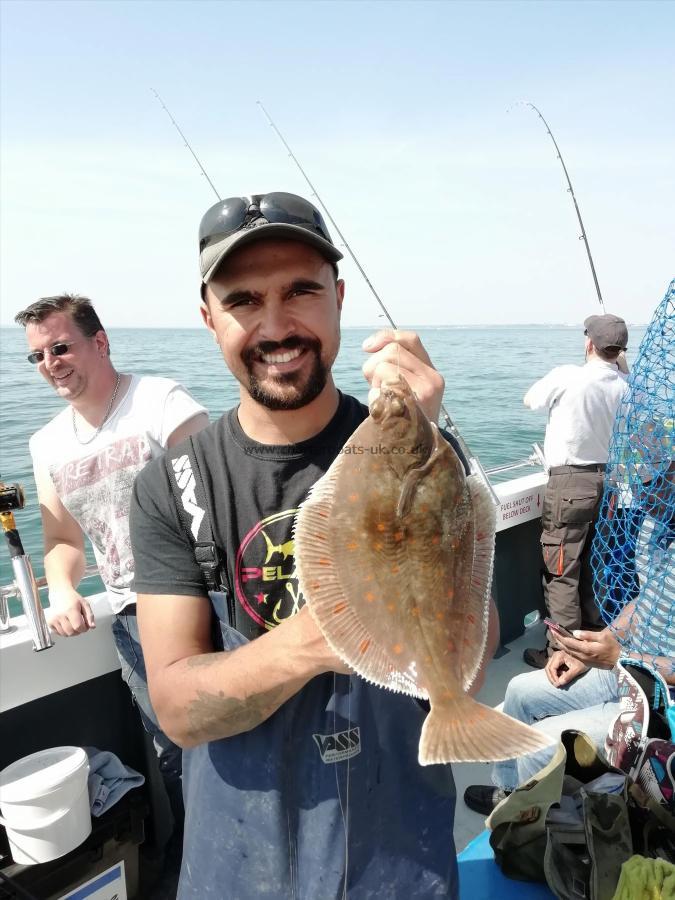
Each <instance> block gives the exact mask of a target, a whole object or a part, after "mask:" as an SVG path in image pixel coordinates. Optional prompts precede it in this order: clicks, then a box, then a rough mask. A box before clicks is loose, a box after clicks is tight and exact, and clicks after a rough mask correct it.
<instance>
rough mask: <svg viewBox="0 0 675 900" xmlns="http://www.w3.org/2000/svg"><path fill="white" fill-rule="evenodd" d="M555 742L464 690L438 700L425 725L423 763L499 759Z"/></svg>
mask: <svg viewBox="0 0 675 900" xmlns="http://www.w3.org/2000/svg"><path fill="white" fill-rule="evenodd" d="M550 746H552V744H551V740H550V738H548V737H546V736H545V735H543V734H542V733H541V732H539V731H537V730H536V729H534V728H532V727H531V726H530V725H525V724H524V723H523V722H518V721H517V720H516V719H512V718H511V716H507V715H506V714H505V713H503V712H499V711H498V710H496V709H492V707H490V706H484V705H483V704H482V703H478V702H477V701H476V700H473V699H472V698H471V697H469V696H467V695H466V694H463V695H461V696H459V697H457V699H456V700H451V701H449V702H443V703H442V704H440V703H436V704H435V705H434V703H433V699H432V705H431V712H430V713H429V715H428V716H427V718H426V720H425V722H424V725H423V726H422V736H421V737H420V746H419V763H420V765H421V766H428V765H432V764H433V763H448V762H498V761H499V760H502V759H513V758H514V757H517V756H524V755H525V754H526V753H534V752H536V751H537V750H543V749H545V748H546V747H550Z"/></svg>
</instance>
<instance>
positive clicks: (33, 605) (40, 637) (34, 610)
mask: <svg viewBox="0 0 675 900" xmlns="http://www.w3.org/2000/svg"><path fill="white" fill-rule="evenodd" d="M12 568H13V569H14V578H15V579H16V584H17V587H18V589H19V594H20V596H21V604H22V606H23V612H24V615H25V616H26V622H27V623H28V628H29V629H30V633H31V637H32V638H33V650H36V651H39V650H47V649H48V648H49V647H53V646H54V641H53V640H52V636H51V634H50V632H49V626H48V625H47V620H46V618H45V613H44V610H43V609H42V604H41V603H40V591H39V590H38V586H37V582H36V580H35V574H34V573H33V566H32V565H31V561H30V557H29V556H27V555H26V554H25V553H24V554H21V555H20V556H13V557H12Z"/></svg>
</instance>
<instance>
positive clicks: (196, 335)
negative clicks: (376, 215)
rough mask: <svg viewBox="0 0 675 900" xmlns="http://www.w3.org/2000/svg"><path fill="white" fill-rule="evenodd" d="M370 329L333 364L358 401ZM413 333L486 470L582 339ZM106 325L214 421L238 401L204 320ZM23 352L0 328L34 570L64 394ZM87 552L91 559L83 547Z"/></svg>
mask: <svg viewBox="0 0 675 900" xmlns="http://www.w3.org/2000/svg"><path fill="white" fill-rule="evenodd" d="M644 331H645V329H644V327H635V326H633V327H631V328H630V348H629V352H628V360H629V364H630V362H631V360H632V359H633V358H634V357H635V354H636V351H637V348H638V346H639V343H640V340H641V339H642V336H643V334H644ZM371 333H372V329H367V328H346V329H344V330H343V333H342V344H341V349H340V354H339V356H338V359H337V361H336V363H335V366H334V370H333V371H334V377H335V381H336V384H337V386H338V387H339V388H340V389H341V390H342V391H345V392H346V393H350V394H353V395H354V396H356V397H358V398H359V399H361V400H363V401H365V400H366V398H367V395H368V386H367V384H366V382H365V380H364V378H363V374H362V371H361V366H362V365H363V363H364V361H365V360H366V358H367V357H368V354H366V353H364V352H363V350H362V349H361V345H362V343H363V341H364V339H365V338H366V337H367V336H368V335H369V334H371ZM418 333H419V335H420V337H421V339H422V341H423V343H424V346H425V348H426V349H427V351H428V353H429V355H430V357H431V359H432V360H433V362H434V365H435V366H436V368H437V369H438V370H439V371H440V372H441V373H442V375H443V376H444V378H445V397H444V403H445V407H446V409H447V410H448V412H449V414H450V416H451V417H452V419H453V421H454V423H455V424H456V425H457V427H458V428H459V430H460V432H461V434H462V436H463V437H464V440H465V441H466V443H467V444H468V446H469V447H470V449H471V452H472V453H473V455H474V456H477V457H478V459H479V460H480V461H481V463H482V464H483V466H484V468H486V469H489V468H491V467H495V466H499V465H505V464H507V463H510V462H514V461H517V460H522V459H525V458H526V457H528V456H529V455H530V454H531V453H532V443H533V442H534V441H538V442H539V443H542V442H543V436H544V429H545V427H546V416H545V414H543V413H535V412H532V411H530V410H528V409H526V408H525V407H524V406H523V395H524V394H525V392H526V390H527V389H528V388H529V386H530V385H531V384H532V383H533V382H534V381H535V380H536V379H538V378H541V377H542V375H545V374H546V372H548V371H549V369H551V368H552V367H553V366H556V365H563V364H565V363H579V364H581V363H583V356H584V338H583V333H582V329H581V326H579V325H577V326H542V325H532V326H508V327H504V326H500V327H468V328H452V327H451V328H447V327H444V328H419V329H418ZM108 334H109V338H110V345H111V355H112V359H113V361H114V363H115V366H116V368H117V369H118V370H119V371H121V372H133V373H135V374H137V375H163V376H166V377H169V378H173V379H175V380H176V381H179V382H180V383H181V384H183V385H184V386H185V387H186V388H187V389H188V390H189V391H190V392H191V393H192V394H193V396H194V397H195V398H196V399H197V400H199V401H200V402H201V403H202V404H204V406H205V407H206V408H207V409H208V410H209V414H210V417H211V419H212V420H214V419H216V418H217V417H218V416H220V415H221V414H222V413H223V412H224V410H226V409H229V408H230V407H232V406H233V405H235V404H236V403H237V400H238V393H239V392H238V385H237V383H236V382H235V380H234V379H233V377H232V376H231V375H230V373H229V372H228V370H227V369H226V367H225V365H224V363H223V360H222V357H221V356H220V352H219V350H218V347H217V346H216V344H215V343H214V341H213V338H212V337H211V335H210V333H209V332H208V331H207V330H206V329H160V328H158V329H133V328H112V329H110V330H109V332H108ZM26 353H27V349H26V340H25V335H24V331H23V329H22V328H6V329H2V330H0V382H1V385H2V391H1V393H0V478H1V479H2V481H3V482H5V483H6V484H7V483H9V484H14V483H19V484H21V485H22V487H23V489H24V492H25V495H26V506H25V508H24V509H23V510H19V511H18V512H16V513H15V518H16V523H17V527H18V529H19V533H20V535H21V538H22V541H23V545H24V549H25V551H26V553H28V554H30V556H31V559H32V562H33V567H34V569H35V574H36V575H37V576H38V577H39V576H40V575H42V574H43V572H44V570H43V566H42V533H41V527H40V510H39V506H38V502H37V496H36V492H35V484H34V481H33V473H32V467H31V461H30V454H29V452H28V439H29V437H30V435H31V434H32V433H33V432H34V431H36V430H37V429H38V428H40V427H41V426H42V425H44V424H45V423H46V422H47V421H48V420H49V419H50V418H52V417H53V416H54V415H55V414H56V413H57V412H58V411H59V410H60V409H62V408H63V401H62V400H60V399H59V398H58V397H57V396H56V394H55V393H54V391H53V389H52V388H51V387H50V386H49V385H48V384H47V382H46V381H45V380H44V379H43V378H42V377H41V376H40V374H39V373H38V371H37V368H36V367H35V366H32V365H30V363H28V361H27V360H26ZM528 471H534V470H533V469H526V468H524V469H517V470H514V471H513V472H508V473H504V474H503V475H500V476H494V479H493V480H494V481H495V482H496V481H499V480H500V479H502V480H503V479H504V478H510V477H516V476H518V475H521V474H526V473H527V472H528ZM88 561H89V562H93V556H92V554H91V552H90V551H89V552H88ZM11 581H12V570H11V565H10V562H9V554H8V552H7V548H6V546H3V547H0V584H2V585H4V584H8V583H10V582H11ZM100 589H101V586H100V582H98V579H92V580H91V581H90V582H89V583H88V584H87V586H86V588H84V589H83V593H85V594H90V593H92V592H95V591H97V590H100ZM13 609H14V610H15V609H16V607H15V605H14V604H13Z"/></svg>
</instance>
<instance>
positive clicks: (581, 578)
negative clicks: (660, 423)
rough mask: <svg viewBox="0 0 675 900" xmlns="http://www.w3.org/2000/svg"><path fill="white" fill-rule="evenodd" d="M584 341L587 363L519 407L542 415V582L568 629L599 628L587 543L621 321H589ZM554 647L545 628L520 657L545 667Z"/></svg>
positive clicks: (604, 453) (603, 459) (558, 371)
mask: <svg viewBox="0 0 675 900" xmlns="http://www.w3.org/2000/svg"><path fill="white" fill-rule="evenodd" d="M584 336H585V338H586V342H585V357H586V361H585V365H583V366H576V365H567V366H557V367H556V368H554V369H552V370H551V371H550V372H549V373H548V374H547V375H545V376H544V377H543V378H540V379H539V381H537V382H536V383H535V384H533V385H532V387H531V388H530V389H529V391H528V392H527V394H526V395H525V398H524V401H523V402H524V403H525V406H527V407H529V408H530V409H534V410H545V411H546V412H547V413H548V424H547V426H546V438H545V441H544V455H545V457H546V464H547V467H548V474H549V478H548V483H547V485H546V492H545V494H544V504H543V507H542V510H543V511H542V536H541V546H542V554H543V562H544V570H543V578H542V584H543V589H544V599H545V601H546V607H547V609H548V612H549V615H550V617H551V618H552V619H553V620H554V621H555V622H557V623H558V624H559V625H562V626H563V628H566V629H567V630H568V631H574V630H576V629H579V628H583V629H586V630H590V631H599V630H600V629H602V628H603V627H604V623H603V621H602V618H601V616H600V611H599V609H598V607H597V605H596V603H595V597H594V595H593V578H592V571H591V561H590V560H591V544H592V541H593V535H594V533H595V522H596V521H597V519H598V516H599V514H600V502H601V500H602V489H603V483H604V473H605V467H606V463H607V458H608V454H609V441H610V437H611V435H612V428H613V426H614V420H615V418H616V413H617V410H618V408H619V404H620V403H621V400H622V398H623V397H624V395H625V393H626V391H627V382H626V378H625V375H626V373H627V372H628V367H627V365H626V357H625V350H626V347H627V346H628V329H627V328H626V323H625V322H624V320H623V319H621V318H619V317H618V316H614V315H611V314H609V313H608V314H606V315H602V316H589V317H588V318H587V319H586V320H585V321H584ZM557 649H559V643H558V640H557V636H556V633H555V632H554V631H552V630H549V637H548V641H547V645H546V647H544V648H543V649H541V650H539V649H536V648H528V649H527V650H525V651H524V653H523V659H524V660H525V662H526V663H527V664H528V665H530V666H532V667H533V668H537V669H543V668H544V667H545V666H546V664H547V663H548V659H549V657H550V656H551V655H552V653H553V652H554V651H555V650H557Z"/></svg>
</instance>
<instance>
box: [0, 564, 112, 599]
mask: <svg viewBox="0 0 675 900" xmlns="http://www.w3.org/2000/svg"><path fill="white" fill-rule="evenodd" d="M95 575H98V566H96V565H93V564H92V565H90V566H87V567H86V568H85V570H84V575H83V576H82V581H84V580H85V579H87V578H93V577H94V576H95ZM35 583H36V584H37V586H38V588H45V587H47V578H46V576H45V575H43V576H42V577H41V578H36V579H35ZM20 596H21V591H20V589H19V585H18V584H17V583H16V581H12V582H11V583H10V584H5V585H2V586H0V602H2V601H3V600H10V599H11V598H12V597H20Z"/></svg>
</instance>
